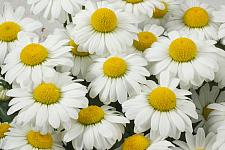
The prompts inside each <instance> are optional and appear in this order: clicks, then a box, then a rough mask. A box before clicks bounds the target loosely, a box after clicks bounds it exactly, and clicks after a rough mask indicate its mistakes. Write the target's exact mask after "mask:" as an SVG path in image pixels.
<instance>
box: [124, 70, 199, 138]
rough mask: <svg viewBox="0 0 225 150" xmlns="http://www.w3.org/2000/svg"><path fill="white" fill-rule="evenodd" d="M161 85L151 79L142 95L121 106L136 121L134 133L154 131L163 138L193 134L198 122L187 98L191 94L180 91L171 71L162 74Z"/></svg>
mask: <svg viewBox="0 0 225 150" xmlns="http://www.w3.org/2000/svg"><path fill="white" fill-rule="evenodd" d="M159 82H160V85H157V84H156V83H155V82H153V81H151V80H149V81H148V82H147V83H146V85H144V86H143V90H142V92H141V93H140V94H139V95H137V96H135V97H132V98H131V99H129V100H128V101H126V102H124V103H123V104H122V108H123V112H125V115H126V117H127V118H128V119H129V120H134V124H135V127H134V131H135V132H136V133H141V132H144V131H147V130H148V129H151V131H152V132H159V134H160V135H161V136H162V137H167V136H170V137H174V138H179V137H180V133H181V132H184V131H189V132H192V122H191V119H190V118H189V117H188V116H190V117H192V118H195V119H197V117H198V115H197V113H196V111H195V109H196V108H195V105H194V103H193V102H192V101H191V100H190V99H189V98H188V97H187V95H191V92H189V91H186V90H183V89H177V88H176V87H177V86H178V84H179V79H176V78H171V76H169V73H168V72H164V73H162V74H161V75H160V81H159Z"/></svg>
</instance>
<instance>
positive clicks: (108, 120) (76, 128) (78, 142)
mask: <svg viewBox="0 0 225 150" xmlns="http://www.w3.org/2000/svg"><path fill="white" fill-rule="evenodd" d="M126 123H129V120H127V119H126V118H125V117H124V116H122V114H120V113H119V112H117V111H116V109H115V108H113V107H110V106H106V105H104V106H102V107H98V106H94V105H92V106H88V107H87V108H83V109H81V110H80V112H79V113H78V119H77V120H76V121H73V124H72V128H71V129H70V130H68V131H66V133H65V136H64V138H63V140H64V141H65V142H69V141H72V145H73V147H74V149H77V150H82V149H85V150H91V149H93V148H96V149H110V148H111V147H112V146H113V145H114V144H115V142H116V141H117V140H118V141H120V140H121V138H122V134H123V133H124V126H125V125H126Z"/></svg>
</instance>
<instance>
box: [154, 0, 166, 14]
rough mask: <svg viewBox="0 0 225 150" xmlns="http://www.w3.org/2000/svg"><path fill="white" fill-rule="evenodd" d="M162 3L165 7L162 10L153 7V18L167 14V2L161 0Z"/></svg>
mask: <svg viewBox="0 0 225 150" xmlns="http://www.w3.org/2000/svg"><path fill="white" fill-rule="evenodd" d="M162 3H163V4H164V7H165V8H164V9H163V10H161V9H158V8H155V10H154V12H153V18H163V17H164V16H165V15H166V14H167V12H168V4H167V3H165V2H162Z"/></svg>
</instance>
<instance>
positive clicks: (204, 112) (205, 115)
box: [202, 106, 213, 120]
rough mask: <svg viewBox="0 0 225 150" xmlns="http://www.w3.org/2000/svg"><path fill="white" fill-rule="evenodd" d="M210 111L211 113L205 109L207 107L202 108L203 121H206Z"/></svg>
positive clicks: (210, 110)
mask: <svg viewBox="0 0 225 150" xmlns="http://www.w3.org/2000/svg"><path fill="white" fill-rule="evenodd" d="M212 111H213V109H210V108H207V106H206V107H204V108H203V111H202V115H203V117H204V118H205V120H207V119H208V117H209V114H210V113H211V112H212Z"/></svg>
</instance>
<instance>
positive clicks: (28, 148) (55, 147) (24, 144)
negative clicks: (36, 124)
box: [3, 125, 65, 150]
mask: <svg viewBox="0 0 225 150" xmlns="http://www.w3.org/2000/svg"><path fill="white" fill-rule="evenodd" d="M9 130H10V131H9V132H7V133H6V135H7V136H6V137H5V144H4V146H3V149H4V150H19V149H20V150H64V149H65V148H63V143H62V142H61V135H60V133H59V132H57V131H53V130H52V131H50V132H47V133H46V134H42V133H40V132H39V131H38V130H36V128H33V127H31V126H29V125H26V126H18V125H13V126H12V127H11V128H10V129H9Z"/></svg>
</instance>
